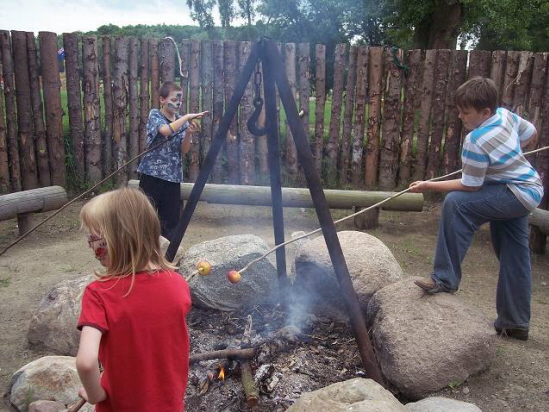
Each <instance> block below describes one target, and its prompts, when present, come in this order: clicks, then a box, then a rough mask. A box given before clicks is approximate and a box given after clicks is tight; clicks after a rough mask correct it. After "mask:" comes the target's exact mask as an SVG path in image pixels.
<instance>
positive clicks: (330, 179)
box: [279, 44, 347, 187]
mask: <svg viewBox="0 0 549 412" xmlns="http://www.w3.org/2000/svg"><path fill="white" fill-rule="evenodd" d="M346 50H347V45H345V44H338V45H337V46H336V48H335V51H334V55H335V56H334V87H333V93H332V110H331V114H330V126H329V127H330V128H329V135H328V141H327V143H326V156H327V157H326V180H325V182H326V184H327V185H328V187H330V186H335V185H336V183H337V159H338V157H339V130H340V123H341V105H342V103H343V88H344V81H345V54H346ZM279 91H280V89H279Z"/></svg>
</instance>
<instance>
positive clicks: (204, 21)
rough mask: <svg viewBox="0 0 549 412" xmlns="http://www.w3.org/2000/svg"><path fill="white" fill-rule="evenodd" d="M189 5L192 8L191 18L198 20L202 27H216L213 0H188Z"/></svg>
mask: <svg viewBox="0 0 549 412" xmlns="http://www.w3.org/2000/svg"><path fill="white" fill-rule="evenodd" d="M187 5H188V6H189V8H190V9H191V18H192V19H193V20H196V21H197V22H198V25H199V26H200V27H201V28H203V29H211V28H212V27H214V21H213V17H212V10H213V6H214V1H213V0H187Z"/></svg>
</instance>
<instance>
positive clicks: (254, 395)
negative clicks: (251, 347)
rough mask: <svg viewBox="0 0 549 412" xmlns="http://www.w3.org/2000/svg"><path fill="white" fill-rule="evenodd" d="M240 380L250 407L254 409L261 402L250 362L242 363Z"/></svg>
mask: <svg viewBox="0 0 549 412" xmlns="http://www.w3.org/2000/svg"><path fill="white" fill-rule="evenodd" d="M240 379H241V380H242V387H243V388H244V394H245V395H246V402H247V404H248V407H250V408H253V407H254V406H257V403H258V402H259V390H258V389H257V386H256V385H255V382H254V375H253V374H252V369H251V368H250V363H249V362H246V361H244V362H240Z"/></svg>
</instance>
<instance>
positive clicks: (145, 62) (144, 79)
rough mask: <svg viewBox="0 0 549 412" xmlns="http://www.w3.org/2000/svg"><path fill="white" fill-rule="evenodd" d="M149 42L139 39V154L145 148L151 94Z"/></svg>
mask: <svg viewBox="0 0 549 412" xmlns="http://www.w3.org/2000/svg"><path fill="white" fill-rule="evenodd" d="M149 46H150V40H149V39H146V38H141V60H140V62H139V82H140V84H139V125H138V130H139V131H138V134H139V137H138V139H139V144H138V151H139V153H141V152H143V151H144V150H145V149H146V147H147V123H148V120H149V111H150V110H151V94H150V87H149V86H150V84H149V67H150V64H149V62H150V47H149Z"/></svg>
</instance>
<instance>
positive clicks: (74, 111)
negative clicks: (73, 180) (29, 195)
mask: <svg viewBox="0 0 549 412" xmlns="http://www.w3.org/2000/svg"><path fill="white" fill-rule="evenodd" d="M33 43H34V39H33ZM63 48H64V49H65V75H66V79H67V106H68V109H69V110H68V111H69V133H70V134H69V138H70V147H71V149H72V152H73V154H74V165H73V167H74V172H75V173H76V176H77V178H78V179H79V180H80V181H84V179H85V173H86V172H85V169H86V168H85V155H84V124H83V122H82V93H81V90H82V86H81V84H80V65H79V61H80V58H79V57H80V53H79V51H78V35H77V34H76V33H63ZM35 128H36V125H35ZM39 169H40V167H39ZM47 186H49V184H48V185H47Z"/></svg>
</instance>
